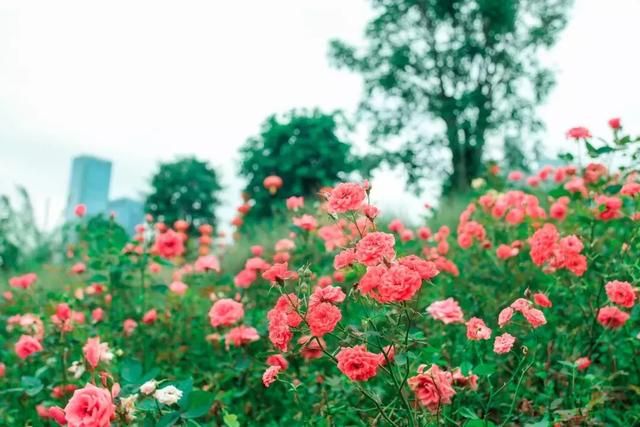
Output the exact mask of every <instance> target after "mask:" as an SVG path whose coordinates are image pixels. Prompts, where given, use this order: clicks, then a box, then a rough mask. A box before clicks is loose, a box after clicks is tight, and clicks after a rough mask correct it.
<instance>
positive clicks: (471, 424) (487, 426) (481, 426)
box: [464, 419, 495, 427]
mask: <svg viewBox="0 0 640 427" xmlns="http://www.w3.org/2000/svg"><path fill="white" fill-rule="evenodd" d="M464 427H495V424H494V423H492V422H491V421H485V420H481V419H475V420H469V421H467V422H466V423H464Z"/></svg>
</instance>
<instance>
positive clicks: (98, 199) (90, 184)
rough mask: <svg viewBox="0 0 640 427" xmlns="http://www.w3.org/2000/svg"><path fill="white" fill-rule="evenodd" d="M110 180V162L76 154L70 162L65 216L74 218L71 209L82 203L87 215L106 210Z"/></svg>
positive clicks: (68, 218)
mask: <svg viewBox="0 0 640 427" xmlns="http://www.w3.org/2000/svg"><path fill="white" fill-rule="evenodd" d="M110 182H111V162H110V161H108V160H103V159H99V158H97V157H93V156H78V157H76V158H74V159H73V163H72V164H71V182H70V184H69V198H68V199H67V209H66V213H65V217H66V219H67V220H72V219H73V218H74V212H73V209H74V207H75V206H76V205H78V204H80V203H83V204H85V205H86V206H87V214H88V215H97V214H99V213H104V212H106V211H107V207H108V205H109V185H110Z"/></svg>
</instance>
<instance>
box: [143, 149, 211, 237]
mask: <svg viewBox="0 0 640 427" xmlns="http://www.w3.org/2000/svg"><path fill="white" fill-rule="evenodd" d="M151 187H152V191H151V194H149V196H148V197H147V200H146V202H145V210H146V212H148V213H150V214H152V215H153V216H154V217H156V218H157V219H158V220H160V221H164V222H165V223H167V224H168V225H172V224H173V223H174V222H175V221H176V220H178V219H183V220H186V221H188V222H190V223H192V224H193V225H195V226H198V225H200V224H210V225H215V222H216V213H215V209H216V207H217V206H218V203H219V200H218V192H219V191H220V190H221V189H222V187H221V186H220V183H219V182H218V175H217V174H216V171H215V170H214V169H213V168H212V167H211V166H210V165H209V164H208V163H207V162H206V161H201V160H198V159H196V158H195V157H187V158H183V159H178V160H176V161H174V162H169V163H161V164H160V168H159V170H158V172H157V173H156V174H155V175H154V176H153V178H152V179H151Z"/></svg>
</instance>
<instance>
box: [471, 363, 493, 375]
mask: <svg viewBox="0 0 640 427" xmlns="http://www.w3.org/2000/svg"><path fill="white" fill-rule="evenodd" d="M495 371H496V365H494V364H493V363H483V364H481V365H478V366H476V367H475V368H474V370H473V373H474V374H476V375H491V374H493V373H494V372H495Z"/></svg>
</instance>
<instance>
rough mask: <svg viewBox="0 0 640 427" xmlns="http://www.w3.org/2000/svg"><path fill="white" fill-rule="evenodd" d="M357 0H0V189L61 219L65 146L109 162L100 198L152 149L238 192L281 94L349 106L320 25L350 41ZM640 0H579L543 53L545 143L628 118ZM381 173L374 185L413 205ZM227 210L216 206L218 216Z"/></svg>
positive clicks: (143, 179) (155, 157)
mask: <svg viewBox="0 0 640 427" xmlns="http://www.w3.org/2000/svg"><path fill="white" fill-rule="evenodd" d="M369 15H370V11H369V7H368V2H367V1H366V0H349V1H345V0H322V1H312V0H273V1H258V0H254V1H246V0H243V1H239V0H236V1H224V2H223V1H211V0H205V1H195V0H193V1H181V2H176V1H171V2H165V1H158V0H150V1H132V0H123V1H118V0H112V1H109V2H99V1H91V0H78V1H67V0H57V1H55V2H53V1H50V0H46V1H40V2H38V1H25V0H15V1H14V0H2V1H0V193H12V192H13V189H14V188H15V186H16V185H17V184H21V185H24V186H25V187H27V189H28V190H29V191H30V193H31V195H32V198H33V200H34V204H35V207H36V210H37V214H38V218H39V220H40V221H41V222H43V221H44V218H45V206H46V201H47V200H49V203H50V213H49V225H50V226H51V224H52V223H54V222H56V221H57V220H59V219H60V218H61V213H62V210H63V208H64V203H65V200H66V197H67V186H68V181H69V173H70V163H71V158H72V157H73V156H75V155H78V154H93V155H96V156H100V157H104V158H108V159H111V160H112V161H113V162H114V166H113V171H112V182H111V196H112V197H119V196H137V195H139V194H141V193H142V192H144V191H145V190H146V188H147V182H148V179H149V177H150V175H151V173H152V172H153V170H154V169H155V166H156V164H157V162H158V161H159V160H168V159H172V158H173V157H175V156H176V155H186V154H195V155H197V156H198V157H200V158H204V159H207V160H209V161H211V163H212V164H213V165H215V166H216V167H217V168H218V170H219V171H220V172H221V173H222V178H223V184H224V185H226V186H227V188H228V189H227V191H226V192H225V194H224V198H225V202H226V203H227V205H228V206H230V208H233V207H234V206H235V205H237V203H238V200H239V197H238V194H239V191H240V188H241V182H240V181H239V180H238V179H237V178H236V171H237V167H236V165H237V158H238V156H237V149H238V147H239V146H240V145H242V143H243V142H244V141H245V140H246V138H247V137H249V136H251V135H254V134H255V133H256V132H257V131H258V129H259V125H260V123H261V122H262V121H263V120H264V118H265V117H266V116H268V115H269V114H271V113H274V112H283V111H286V110H288V109H290V108H292V107H315V106H318V107H320V108H322V109H325V110H333V109H344V110H345V111H347V112H353V111H354V110H355V107H356V105H357V102H358V100H359V98H360V93H361V83H360V79H359V77H358V76H357V75H353V74H350V73H348V72H346V71H338V70H335V69H333V68H330V67H329V64H328V61H327V45H328V40H329V39H330V38H334V37H339V38H344V39H347V40H351V41H356V42H357V41H358V40H361V36H362V31H363V28H364V24H365V23H366V21H367V18H368V17H369ZM638 22H640V0H610V1H602V0H577V1H576V4H575V6H574V8H573V10H572V12H571V20H570V24H569V26H568V28H567V29H566V30H565V32H564V33H563V35H562V36H561V39H560V42H559V43H558V45H557V46H556V47H555V48H554V50H553V52H552V53H551V55H550V62H551V63H552V65H553V66H554V68H555V69H556V70H557V79H558V85H557V86H556V88H555V89H554V91H553V93H552V95H551V97H550V99H549V101H548V102H547V104H546V105H544V106H543V107H542V108H541V109H540V112H541V114H542V117H543V118H544V119H545V121H546V124H547V130H548V131H547V139H546V144H547V145H548V146H549V147H550V150H554V151H555V150H557V148H558V147H560V146H561V145H562V144H563V143H564V142H565V139H564V132H565V130H566V129H567V128H569V127H571V126H574V125H586V126H589V127H590V128H591V129H592V130H593V131H594V132H596V133H600V134H605V132H606V131H607V129H606V121H607V119H609V118H610V117H611V116H621V117H622V118H623V122H625V123H629V124H630V125H632V126H630V128H631V129H633V130H634V131H637V130H638V129H639V127H640V126H639V125H638V122H639V121H640V96H639V95H640V91H639V90H638V89H640V83H639V80H638V70H639V68H638V65H640V56H639V55H638V41H639V40H640V25H638ZM397 186H402V180H401V178H400V176H399V175H398V174H393V173H383V174H381V175H380V176H379V177H378V178H377V179H376V180H375V181H374V187H375V189H376V191H375V195H376V196H377V199H378V200H379V201H380V202H381V203H380V204H381V205H382V206H383V207H386V208H387V209H388V210H391V211H397V212H402V211H404V212H406V211H407V210H411V209H419V207H420V206H421V204H422V202H423V201H424V200H429V201H431V202H433V201H434V200H435V198H436V195H435V193H428V194H424V195H422V196H421V197H420V198H416V197H413V196H410V195H407V194H402V192H399V191H397V189H396V187H397ZM230 214H231V211H230V209H227V210H225V211H223V212H222V215H223V217H226V218H228V217H229V216H230Z"/></svg>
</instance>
